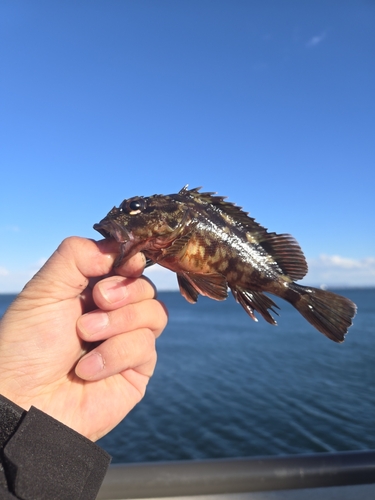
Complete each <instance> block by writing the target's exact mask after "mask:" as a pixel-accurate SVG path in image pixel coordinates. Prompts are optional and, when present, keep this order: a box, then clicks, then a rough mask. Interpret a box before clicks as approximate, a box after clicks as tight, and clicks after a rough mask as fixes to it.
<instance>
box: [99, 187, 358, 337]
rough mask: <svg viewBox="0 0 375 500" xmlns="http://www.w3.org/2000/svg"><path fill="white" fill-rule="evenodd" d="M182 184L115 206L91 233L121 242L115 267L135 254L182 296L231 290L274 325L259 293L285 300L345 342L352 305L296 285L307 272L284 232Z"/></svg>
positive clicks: (221, 295)
mask: <svg viewBox="0 0 375 500" xmlns="http://www.w3.org/2000/svg"><path fill="white" fill-rule="evenodd" d="M200 189H201V188H195V189H188V186H185V187H183V188H182V189H181V191H180V192H179V193H177V194H171V195H153V196H149V197H147V198H146V197H143V196H136V197H133V198H129V199H127V200H124V201H123V202H122V203H121V205H120V206H119V208H116V207H114V208H113V209H112V210H111V211H110V212H109V213H108V215H107V216H106V217H105V218H104V219H103V220H101V221H100V222H99V223H98V224H95V225H94V229H96V230H97V231H99V233H101V234H102V235H103V236H104V237H105V238H114V239H115V240H116V241H117V242H119V244H120V254H119V256H118V258H117V259H116V261H115V266H118V265H119V264H120V263H121V262H123V261H126V260H127V259H129V258H130V257H131V256H133V255H134V254H136V253H137V252H140V251H141V252H143V253H144V255H145V256H146V258H147V259H148V262H149V263H152V264H154V263H157V264H160V265H161V266H163V267H166V268H167V269H170V270H171V271H174V272H176V273H177V280H178V284H179V287H180V292H181V294H182V295H183V296H184V297H185V299H186V300H187V301H188V302H191V303H194V302H196V301H197V299H198V295H199V294H201V295H205V296H207V297H210V298H212V299H215V300H224V299H225V298H226V297H227V296H228V287H229V288H230V289H231V291H232V293H233V295H234V297H235V299H236V301H237V302H238V303H239V304H241V306H242V307H243V308H244V309H245V311H246V312H247V314H248V315H249V316H250V317H251V318H252V319H253V320H255V321H257V319H256V317H255V315H254V311H257V312H258V313H259V314H261V316H263V318H264V319H265V320H266V321H268V323H271V324H274V325H275V324H276V321H275V320H274V318H273V317H272V316H271V314H270V312H269V311H272V312H273V313H276V314H277V312H276V310H275V308H277V309H279V307H278V306H277V305H276V304H275V303H274V302H273V301H272V300H271V298H269V297H268V296H267V295H264V293H263V292H268V293H270V294H273V295H276V296H277V297H281V298H282V299H284V300H286V301H288V302H290V303H291V304H292V305H293V306H294V307H295V308H296V309H297V310H298V311H299V312H300V313H301V314H302V316H303V317H304V318H305V319H306V320H307V321H309V322H310V323H311V324H312V325H313V326H314V327H315V328H316V329H317V330H319V331H320V332H321V333H323V334H324V335H326V336H327V337H328V338H330V339H331V340H333V341H334V342H343V340H344V336H345V334H346V333H347V330H348V328H349V327H350V326H351V324H352V318H353V317H354V316H355V313H356V309H357V308H356V305H355V304H354V303H353V302H352V301H351V300H349V299H347V298H345V297H342V296H340V295H337V294H335V293H332V292H329V291H326V290H320V289H318V288H312V287H306V286H302V285H298V284H297V283H295V281H297V280H300V279H302V278H303V277H304V276H305V274H306V273H307V263H306V259H305V257H304V255H303V253H302V250H301V248H300V246H299V245H298V243H297V242H296V240H295V239H294V238H293V237H292V236H290V235H289V234H276V233H271V232H268V231H267V229H265V228H264V227H262V226H261V225H260V224H258V222H256V221H255V219H253V218H251V217H249V215H248V213H247V212H244V211H243V210H242V209H241V207H238V206H236V205H234V204H233V203H230V202H227V201H225V198H224V197H221V196H215V195H216V193H211V192H210V193H203V192H200V191H199V190H200Z"/></svg>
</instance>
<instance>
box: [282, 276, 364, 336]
mask: <svg viewBox="0 0 375 500" xmlns="http://www.w3.org/2000/svg"><path fill="white" fill-rule="evenodd" d="M290 290H292V291H293V292H296V293H293V298H290V297H288V298H287V297H285V298H286V300H288V301H289V302H290V303H291V304H292V305H293V306H294V307H295V308H296V309H297V311H298V312H299V313H300V314H302V316H303V317H304V318H305V319H306V320H307V321H308V322H309V323H311V324H312V325H313V326H314V327H315V328H316V329H317V330H319V332H321V333H323V334H324V335H326V336H327V337H328V338H329V339H331V340H333V341H334V342H343V341H344V338H345V334H346V333H347V331H348V328H349V327H350V326H351V325H352V319H353V318H354V316H355V314H356V312H357V306H356V305H355V304H354V303H353V302H352V301H351V300H349V299H347V298H346V297H342V296H341V295H338V294H336V293H333V292H329V291H327V290H321V289H319V288H312V287H306V286H302V285H297V284H296V283H293V285H291V286H290Z"/></svg>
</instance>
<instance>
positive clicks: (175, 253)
mask: <svg viewBox="0 0 375 500" xmlns="http://www.w3.org/2000/svg"><path fill="white" fill-rule="evenodd" d="M190 238H191V234H190V232H189V233H188V234H185V236H181V237H180V238H177V239H175V240H174V241H173V243H172V244H171V245H170V246H169V247H167V248H164V249H163V250H162V255H161V257H160V259H159V260H163V259H164V258H166V257H168V258H170V257H179V258H181V257H182V256H183V254H184V253H185V250H186V248H187V245H188V243H189V241H190Z"/></svg>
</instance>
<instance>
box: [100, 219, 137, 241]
mask: <svg viewBox="0 0 375 500" xmlns="http://www.w3.org/2000/svg"><path fill="white" fill-rule="evenodd" d="M93 228H94V229H95V230H96V231H98V232H99V233H100V234H101V235H102V236H104V238H113V239H115V240H116V241H117V242H118V243H126V242H127V241H129V240H131V239H132V238H131V235H130V233H129V231H127V229H126V228H125V227H123V226H122V225H120V224H118V223H117V222H116V221H114V220H108V219H103V220H101V221H100V222H99V223H97V224H94V225H93Z"/></svg>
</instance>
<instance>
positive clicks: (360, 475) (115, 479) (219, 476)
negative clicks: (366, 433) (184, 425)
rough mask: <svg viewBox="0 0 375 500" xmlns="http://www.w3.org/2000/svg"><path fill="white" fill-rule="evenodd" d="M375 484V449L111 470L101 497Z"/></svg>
mask: <svg viewBox="0 0 375 500" xmlns="http://www.w3.org/2000/svg"><path fill="white" fill-rule="evenodd" d="M369 483H375V450H368V451H354V452H340V453H319V454H313V455H292V456H283V457H258V458H235V459H216V460H199V461H198V460H194V461H181V462H154V463H136V464H134V463H132V464H119V465H112V466H110V468H109V470H108V473H107V476H106V478H105V480H104V483H103V486H102V488H101V490H100V493H99V496H98V499H100V500H106V499H112V500H113V499H120V498H121V499H124V498H160V497H169V496H187V495H207V494H218V493H244V492H253V491H271V490H285V489H297V488H318V487H327V486H348V485H359V484H369Z"/></svg>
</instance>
